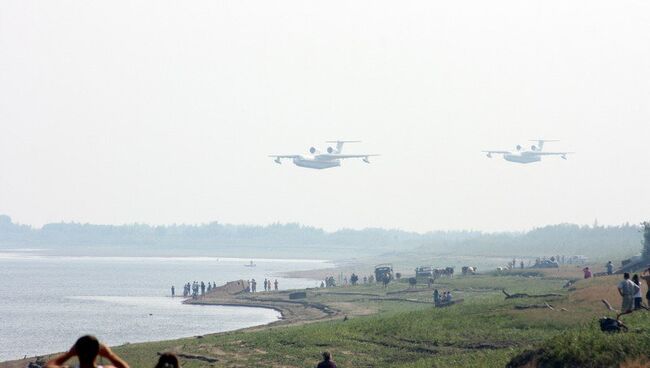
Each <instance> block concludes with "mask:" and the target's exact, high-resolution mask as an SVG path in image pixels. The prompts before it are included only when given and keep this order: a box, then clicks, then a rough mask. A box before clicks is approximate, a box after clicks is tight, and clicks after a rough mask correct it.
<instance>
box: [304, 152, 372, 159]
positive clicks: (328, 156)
mask: <svg viewBox="0 0 650 368" xmlns="http://www.w3.org/2000/svg"><path fill="white" fill-rule="evenodd" d="M371 156H379V155H377V154H367V155H342V154H337V153H323V154H320V155H318V156H316V157H317V158H320V159H323V160H338V159H344V158H365V159H367V158H368V157H371Z"/></svg>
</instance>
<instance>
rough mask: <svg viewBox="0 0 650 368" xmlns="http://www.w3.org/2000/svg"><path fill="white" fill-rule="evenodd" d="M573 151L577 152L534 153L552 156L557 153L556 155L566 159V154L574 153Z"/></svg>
mask: <svg viewBox="0 0 650 368" xmlns="http://www.w3.org/2000/svg"><path fill="white" fill-rule="evenodd" d="M572 153H575V152H535V153H534V154H535V155H537V156H552V155H556V156H560V157H561V158H563V159H565V160H566V159H567V158H566V155H568V154H572Z"/></svg>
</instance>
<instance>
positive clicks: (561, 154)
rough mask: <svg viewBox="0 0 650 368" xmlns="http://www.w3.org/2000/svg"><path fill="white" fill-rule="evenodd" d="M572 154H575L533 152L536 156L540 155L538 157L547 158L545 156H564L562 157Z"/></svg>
mask: <svg viewBox="0 0 650 368" xmlns="http://www.w3.org/2000/svg"><path fill="white" fill-rule="evenodd" d="M572 153H575V152H545V151H543V152H535V154H536V155H540V156H547V155H560V156H564V155H568V154H572Z"/></svg>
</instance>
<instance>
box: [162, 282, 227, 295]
mask: <svg viewBox="0 0 650 368" xmlns="http://www.w3.org/2000/svg"><path fill="white" fill-rule="evenodd" d="M216 288H217V283H216V282H214V281H213V282H212V284H210V282H209V281H208V283H207V284H206V283H205V282H203V281H201V282H198V281H193V282H188V283H186V284H185V285H183V297H185V298H187V297H189V296H191V297H192V298H194V299H196V298H198V297H199V295H205V293H209V292H210V291H212V289H216ZM171 290H172V298H173V297H175V296H176V288H175V287H174V285H172V288H171Z"/></svg>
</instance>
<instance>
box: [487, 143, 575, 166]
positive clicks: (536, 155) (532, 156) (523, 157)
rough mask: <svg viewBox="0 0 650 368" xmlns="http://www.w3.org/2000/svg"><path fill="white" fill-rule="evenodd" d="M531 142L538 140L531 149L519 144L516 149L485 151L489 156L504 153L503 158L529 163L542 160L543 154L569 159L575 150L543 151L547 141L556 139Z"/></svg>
mask: <svg viewBox="0 0 650 368" xmlns="http://www.w3.org/2000/svg"><path fill="white" fill-rule="evenodd" d="M531 142H537V145H532V146H530V150H526V149H524V148H523V147H522V146H520V145H517V147H515V148H516V151H515V152H511V151H483V152H485V153H487V157H489V158H492V154H500V155H503V159H504V160H506V161H510V162H516V163H520V164H529V163H531V162H537V161H541V160H542V156H551V155H555V156H560V157H561V158H563V159H565V160H566V159H567V158H566V155H568V154H570V153H573V152H546V151H542V149H543V148H544V143H545V142H557V141H556V140H548V139H535V140H531Z"/></svg>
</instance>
